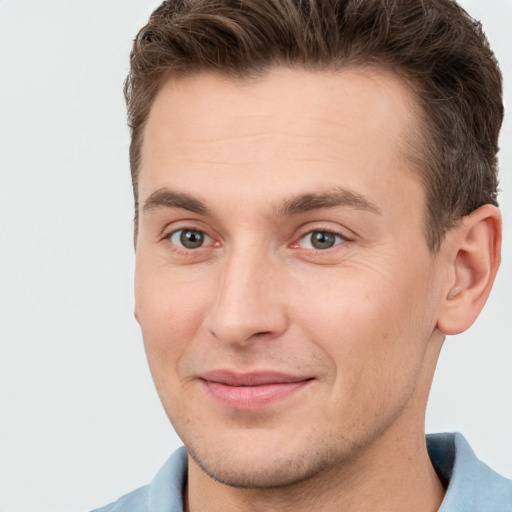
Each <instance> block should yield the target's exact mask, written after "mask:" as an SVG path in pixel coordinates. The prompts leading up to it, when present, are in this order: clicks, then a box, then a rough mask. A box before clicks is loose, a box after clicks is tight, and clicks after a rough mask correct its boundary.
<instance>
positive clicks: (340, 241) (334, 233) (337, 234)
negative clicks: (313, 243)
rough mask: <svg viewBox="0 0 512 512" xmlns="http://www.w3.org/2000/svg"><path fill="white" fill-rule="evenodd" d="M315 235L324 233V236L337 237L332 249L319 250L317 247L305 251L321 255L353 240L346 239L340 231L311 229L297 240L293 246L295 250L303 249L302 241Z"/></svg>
mask: <svg viewBox="0 0 512 512" xmlns="http://www.w3.org/2000/svg"><path fill="white" fill-rule="evenodd" d="M314 233H322V234H328V235H332V236H334V237H335V243H334V245H332V246H331V247H326V248H323V249H319V248H316V247H310V248H307V249H305V250H308V251H315V252H318V253H321V252H326V251H328V250H329V249H334V248H335V247H337V246H338V245H342V244H344V243H346V242H351V241H352V239H350V238H348V237H346V236H345V235H343V234H342V233H340V232H339V231H335V230H333V229H330V228H322V227H318V228H314V229H310V230H308V231H306V232H304V233H303V234H301V235H300V237H299V238H298V239H297V241H296V242H294V243H293V244H292V247H293V248H295V249H303V248H302V247H301V246H300V243H301V241H303V240H305V239H306V238H307V237H308V236H309V237H311V236H312V235H313V234H314Z"/></svg>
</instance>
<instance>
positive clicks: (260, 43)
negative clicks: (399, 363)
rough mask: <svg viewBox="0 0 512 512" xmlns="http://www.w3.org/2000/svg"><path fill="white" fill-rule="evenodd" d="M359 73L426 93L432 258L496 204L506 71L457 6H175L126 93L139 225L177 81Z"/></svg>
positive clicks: (389, 0) (267, 2) (145, 34)
mask: <svg viewBox="0 0 512 512" xmlns="http://www.w3.org/2000/svg"><path fill="white" fill-rule="evenodd" d="M349 65H376V66H379V67H381V68H384V69H387V70H390V71H392V72H394V73H396V74H398V75H399V76H400V77H402V78H403V79H404V80H405V81H406V82H407V83H408V84H410V85H411V86H412V87H413V89H414V91H415V93H416V96H417V98H418V102H419V105H420V106H421V111H422V113H423V116H422V117H423V119H421V120H420V125H421V126H422V130H421V135H422V140H421V143H420V144H418V143H417V142H416V144H413V145H412V146H411V148H412V149H413V151H410V156H411V159H412V161H413V163H415V164H416V167H417V168H418V172H419V175H420V177H421V179H422V181H423V183H424V186H425V189H426V194H427V213H426V223H425V228H426V238H427V242H428V244H429V246H430V248H431V249H432V250H436V249H437V248H438V247H439V245H440V243H441V241H442V239H443V237H444V235H445V233H446V231H447V230H448V229H449V228H450V227H452V226H453V225H454V224H455V223H456V222H457V221H458V220H460V219H461V218H462V217H463V216H465V215H468V214H469V213H471V212H472V211H474V210H475V209H476V208H478V207H479V206H482V205H483V204H487V203H491V204H494V205H497V186H498V171H497V152H498V136H499V131H500V128H501V123H502V120H503V103H502V78H501V73H500V70H499V67H498V64H497V62H496V59H495V57H494V54H493V53H492V51H491V49H490V47H489V44H488V42H487V40H486V38H485V35H484V34H483V31H482V28H481V25H480V24H479V23H478V22H476V21H475V20H474V19H472V18H471V17H470V16H469V15H468V14H467V13H466V12H465V11H464V10H463V9H462V8H461V7H460V6H459V5H458V4H457V3H456V2H455V1H452V0H168V1H165V2H163V3H162V4H161V5H160V7H158V8H157V9H156V10H155V11H154V12H153V14H152V15H151V17H150V19H149V22H148V23H147V25H146V26H144V27H143V28H142V29H141V30H140V32H139V33H138V35H137V37H136V39H135V42H134V46H133V50H132V52H131V56H130V73H129V75H128V77H127V79H126V83H125V96H126V101H127V105H128V118H129V125H130V128H131V136H132V140H131V146H130V166H131V172H132V181H133V187H134V194H135V211H136V218H137V212H138V193H137V180H138V172H139V166H140V154H141V145H142V140H143V132H144V128H145V124H146V121H147V119H148V115H149V111H150V108H151V105H152V103H153V100H154V98H155V96H156V94H157V93H158V91H159V90H160V88H161V87H162V85H163V84H164V83H165V82H166V81H167V80H169V79H170V78H179V77H182V76H187V75H192V74H195V73H199V72H201V71H214V72H217V73H221V74H224V75H228V76H233V77H237V78H244V77H248V76H251V75H260V74H262V73H264V72H265V71H266V70H268V69H269V68H270V67H274V66H288V67H303V68H306V69H313V70H315V69H319V70H322V69H324V70H326V69H331V70H332V69H342V68H343V67H346V66H349Z"/></svg>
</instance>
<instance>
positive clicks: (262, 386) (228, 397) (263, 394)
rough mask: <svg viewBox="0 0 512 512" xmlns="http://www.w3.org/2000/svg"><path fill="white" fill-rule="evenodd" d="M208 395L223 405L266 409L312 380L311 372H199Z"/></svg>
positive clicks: (251, 409) (236, 407) (241, 408)
mask: <svg viewBox="0 0 512 512" xmlns="http://www.w3.org/2000/svg"><path fill="white" fill-rule="evenodd" d="M199 379H200V380H201V381H202V382H203V383H204V386H205V387H206V389H207V391H208V393H209V395H210V396H211V397H212V398H213V399H214V400H215V401H216V402H217V403H220V404H221V405H223V406H225V407H228V408H231V409H239V410H245V411H255V410H259V409H264V408H266V407H269V406H270V405H273V404H274V403H276V402H278V401H280V400H283V399H285V398H287V397H289V396H291V395H293V394H295V393H297V392H298V391H300V390H302V389H303V388H305V387H307V386H308V385H309V384H310V383H311V382H312V380H313V378H312V377H309V376H301V375H290V374H286V373H280V372H273V371H262V372H249V373H238V372H232V371H228V370H216V371H211V372H206V373H204V374H201V375H199Z"/></svg>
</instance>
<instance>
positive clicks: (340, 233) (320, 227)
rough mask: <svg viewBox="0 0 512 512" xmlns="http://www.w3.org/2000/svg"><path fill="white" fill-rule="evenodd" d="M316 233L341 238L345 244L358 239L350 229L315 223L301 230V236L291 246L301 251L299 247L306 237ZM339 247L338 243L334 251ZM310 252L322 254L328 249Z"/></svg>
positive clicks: (309, 223) (308, 224)
mask: <svg viewBox="0 0 512 512" xmlns="http://www.w3.org/2000/svg"><path fill="white" fill-rule="evenodd" d="M314 232H319V233H330V234H332V235H334V236H337V237H339V238H341V240H342V242H343V243H345V242H353V241H354V240H355V238H356V235H354V234H353V233H352V232H351V231H350V230H348V229H343V228H341V227H338V226H336V227H334V226H327V225H325V224H315V223H311V222H308V223H307V224H306V225H304V226H302V227H301V228H300V231H299V234H298V235H297V236H296V237H294V241H293V243H292V244H291V246H292V247H294V248H299V249H300V248H301V247H300V246H299V243H300V241H301V240H303V239H304V238H305V237H306V236H308V235H311V233H314ZM338 245H340V243H337V244H336V245H334V246H333V247H331V249H333V248H334V247H336V246H338ZM309 250H317V251H320V252H325V251H327V250H328V249H309Z"/></svg>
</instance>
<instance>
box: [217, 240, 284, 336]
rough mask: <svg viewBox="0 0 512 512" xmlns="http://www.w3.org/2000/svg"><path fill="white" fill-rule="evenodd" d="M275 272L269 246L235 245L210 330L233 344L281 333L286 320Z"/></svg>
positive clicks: (222, 275) (221, 276) (228, 257)
mask: <svg viewBox="0 0 512 512" xmlns="http://www.w3.org/2000/svg"><path fill="white" fill-rule="evenodd" d="M275 274H276V263H275V261H274V259H273V258H272V255H271V254H270V252H269V251H268V250H265V249H264V248H262V247H259V246H258V245H257V244H256V243H255V242H254V241H252V242H251V241H248V242H247V243H244V244H238V245H235V246H233V247H232V249H231V250H230V251H229V253H228V254H227V255H226V258H225V260H224V262H223V268H222V271H221V272H220V274H219V280H218V285H217V294H216V300H215V303H214V305H213V307H212V311H211V315H210V318H209V326H208V327H209V330H210V332H211V333H212V334H213V335H214V336H215V337H216V338H217V339H219V340H221V341H223V342H226V343H232V344H233V343H234V344H244V343H247V342H248V341H249V340H251V339H255V338H256V337H257V338H263V337H264V338H265V339H270V338H273V337H277V336H278V335H279V334H281V333H282V332H283V331H284V330H285V329H286V323H287V320H286V314H285V310H284V304H282V303H281V301H280V298H279V295H278V293H277V287H276V284H277V283H276V282H275V280H274V276H275Z"/></svg>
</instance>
